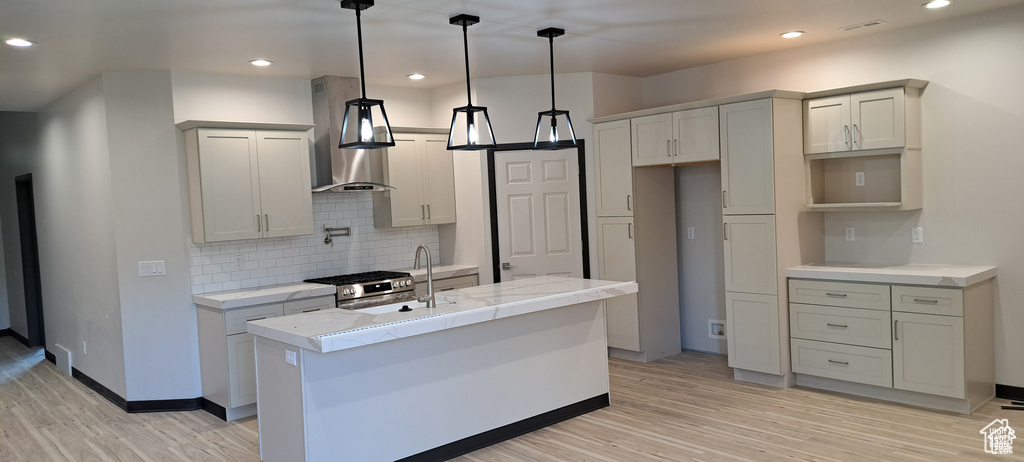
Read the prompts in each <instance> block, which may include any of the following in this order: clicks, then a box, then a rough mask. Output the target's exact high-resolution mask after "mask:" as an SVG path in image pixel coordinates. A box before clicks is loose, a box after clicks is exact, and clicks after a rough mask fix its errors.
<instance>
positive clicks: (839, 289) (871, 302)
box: [789, 279, 889, 311]
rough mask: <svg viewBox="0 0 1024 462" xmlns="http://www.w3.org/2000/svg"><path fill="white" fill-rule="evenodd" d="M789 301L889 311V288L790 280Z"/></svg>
mask: <svg viewBox="0 0 1024 462" xmlns="http://www.w3.org/2000/svg"><path fill="white" fill-rule="evenodd" d="M789 301H791V302H794V303H807V304H810V305H828V306H841V307H846V308H865V309H869V310H886V311H888V310H889V286H888V285H878V284H855V283H849V282H832V281H810V280H806V279H790V280H789Z"/></svg>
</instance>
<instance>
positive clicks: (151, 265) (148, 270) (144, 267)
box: [139, 260, 167, 277]
mask: <svg viewBox="0 0 1024 462" xmlns="http://www.w3.org/2000/svg"><path fill="white" fill-rule="evenodd" d="M166 275H167V269H166V267H165V266H164V261H163V260H153V261H140V262H139V276H142V277H149V276H166Z"/></svg>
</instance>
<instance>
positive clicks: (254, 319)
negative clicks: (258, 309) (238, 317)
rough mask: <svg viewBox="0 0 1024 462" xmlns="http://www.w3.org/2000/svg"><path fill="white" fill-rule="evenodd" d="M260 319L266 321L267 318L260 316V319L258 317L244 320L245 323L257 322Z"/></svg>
mask: <svg viewBox="0 0 1024 462" xmlns="http://www.w3.org/2000/svg"><path fill="white" fill-rule="evenodd" d="M260 319H267V317H266V316H260V317H258V318H248V319H246V320H245V322H249V321H259V320H260Z"/></svg>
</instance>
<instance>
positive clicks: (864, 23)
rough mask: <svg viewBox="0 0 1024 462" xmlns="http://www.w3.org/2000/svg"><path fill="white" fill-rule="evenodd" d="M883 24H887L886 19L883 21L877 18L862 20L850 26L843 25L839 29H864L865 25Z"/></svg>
mask: <svg viewBox="0 0 1024 462" xmlns="http://www.w3.org/2000/svg"><path fill="white" fill-rule="evenodd" d="M882 24H885V21H882V20H881V19H875V20H872V21H866V22H862V23H860V24H850V25H849V26H843V27H840V28H839V30H841V31H847V32H848V31H851V30H856V29H863V28H865V27H871V26H879V25H882Z"/></svg>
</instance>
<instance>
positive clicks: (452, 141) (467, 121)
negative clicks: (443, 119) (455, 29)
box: [448, 14, 495, 151]
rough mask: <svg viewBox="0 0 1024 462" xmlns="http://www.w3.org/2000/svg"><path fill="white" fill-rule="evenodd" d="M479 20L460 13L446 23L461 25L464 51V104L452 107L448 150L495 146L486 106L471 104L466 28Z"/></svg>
mask: <svg viewBox="0 0 1024 462" xmlns="http://www.w3.org/2000/svg"><path fill="white" fill-rule="evenodd" d="M478 22H480V17H479V16H473V15H468V14H460V15H456V16H452V17H451V18H448V24H452V25H456V26H462V44H463V45H464V49H465V51H466V53H465V55H466V99H467V103H468V104H466V105H465V106H462V107H457V108H455V109H452V126H451V129H450V130H448V150H449V151H479V150H481V149H489V148H493V147H495V143H494V132H493V131H492V130H491V119H490V118H489V117H488V116H487V108H486V107H483V106H474V105H473V92H472V90H471V89H470V86H469V39H468V37H467V32H466V29H467V28H468V27H469V26H472V25H473V24H476V23H478Z"/></svg>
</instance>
